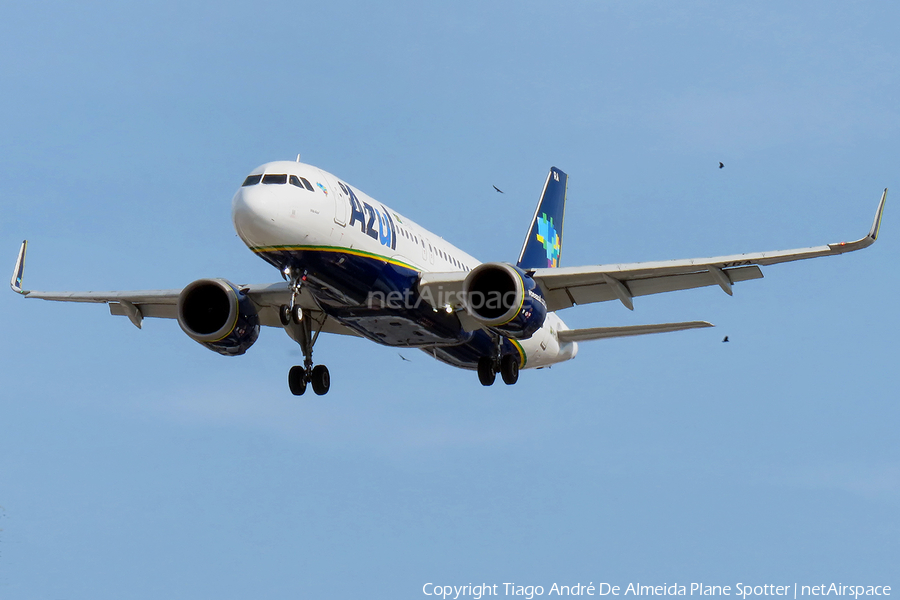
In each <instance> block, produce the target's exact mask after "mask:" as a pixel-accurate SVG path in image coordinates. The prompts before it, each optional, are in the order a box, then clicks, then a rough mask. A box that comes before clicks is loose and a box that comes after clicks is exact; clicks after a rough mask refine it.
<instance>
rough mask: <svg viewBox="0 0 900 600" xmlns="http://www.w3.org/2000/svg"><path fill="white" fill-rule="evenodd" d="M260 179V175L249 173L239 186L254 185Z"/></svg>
mask: <svg viewBox="0 0 900 600" xmlns="http://www.w3.org/2000/svg"><path fill="white" fill-rule="evenodd" d="M260 179H262V175H249V176H248V177H247V179H245V180H244V183H242V184H241V187H246V186H248V185H256V184H257V183H259V180H260Z"/></svg>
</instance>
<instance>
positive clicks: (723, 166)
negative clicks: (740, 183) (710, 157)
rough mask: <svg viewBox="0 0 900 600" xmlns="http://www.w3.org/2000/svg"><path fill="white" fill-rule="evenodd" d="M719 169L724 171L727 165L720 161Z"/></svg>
mask: <svg viewBox="0 0 900 600" xmlns="http://www.w3.org/2000/svg"><path fill="white" fill-rule="evenodd" d="M719 168H720V169H724V168H725V163H723V162H721V161H720V162H719Z"/></svg>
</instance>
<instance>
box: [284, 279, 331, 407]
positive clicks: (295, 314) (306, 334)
mask: <svg viewBox="0 0 900 600" xmlns="http://www.w3.org/2000/svg"><path fill="white" fill-rule="evenodd" d="M284 274H285V276H286V277H287V278H289V281H290V287H291V303H290V305H286V304H285V305H282V306H281V307H280V308H279V310H278V316H279V318H280V320H281V324H282V325H283V326H284V329H285V331H287V333H288V335H289V336H291V338H292V339H293V340H294V341H296V342H297V343H298V344H300V349H301V350H302V351H303V366H299V365H298V366H294V367H291V369H290V371H288V387H289V388H290V389H291V393H292V394H293V395H295V396H302V395H303V393H304V392H305V391H306V386H307V385H308V384H312V388H313V391H314V392H315V393H316V394H318V395H319V396H322V395H324V394H327V393H328V390H329V388H331V376H330V375H329V373H328V367H326V366H325V365H315V366H313V360H312V353H313V346H315V345H316V340H317V339H319V334H320V333H321V332H322V327H324V326H325V320H326V319H327V318H328V317H327V315H325V313H322V318H321V320H320V321H317V320H316V319H313V318H305V315H304V313H303V308H301V306H300V302H299V298H300V292H301V290H302V287H303V283H304V282H305V281H306V272H303V273H302V274H300V273H298V272H297V271H296V270H295V269H292V268H291V267H286V268H285V270H284ZM313 328H315V331H313Z"/></svg>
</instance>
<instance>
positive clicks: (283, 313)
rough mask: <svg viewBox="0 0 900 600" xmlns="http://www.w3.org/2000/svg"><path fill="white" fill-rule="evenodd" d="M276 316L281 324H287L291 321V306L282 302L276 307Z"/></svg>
mask: <svg viewBox="0 0 900 600" xmlns="http://www.w3.org/2000/svg"><path fill="white" fill-rule="evenodd" d="M278 318H279V319H280V320H281V324H282V325H283V326H287V325H288V324H289V323H290V322H291V307H290V306H288V305H287V304H282V305H281V306H280V307H279V308H278Z"/></svg>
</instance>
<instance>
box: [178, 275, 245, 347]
mask: <svg viewBox="0 0 900 600" xmlns="http://www.w3.org/2000/svg"><path fill="white" fill-rule="evenodd" d="M178 324H179V325H180V326H181V329H182V330H183V331H184V332H185V333H186V334H187V335H188V337H190V338H191V339H192V340H194V341H196V342H199V343H200V344H203V345H204V346H206V347H207V348H209V349H210V350H213V351H215V352H218V353H219V354H224V355H225V356H237V355H239V354H243V353H244V352H246V351H247V349H248V348H250V346H252V345H253V343H254V342H255V341H256V339H257V338H258V337H259V315H258V314H257V312H256V306H255V305H254V304H253V302H252V301H251V300H250V298H249V297H247V295H246V294H243V293H241V291H240V290H238V288H237V287H235V286H234V285H233V284H232V283H231V282H229V281H226V280H224V279H198V280H197V281H194V282H192V283H189V284H188V285H187V286H186V287H185V288H184V289H183V290H181V294H180V295H179V296H178Z"/></svg>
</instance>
